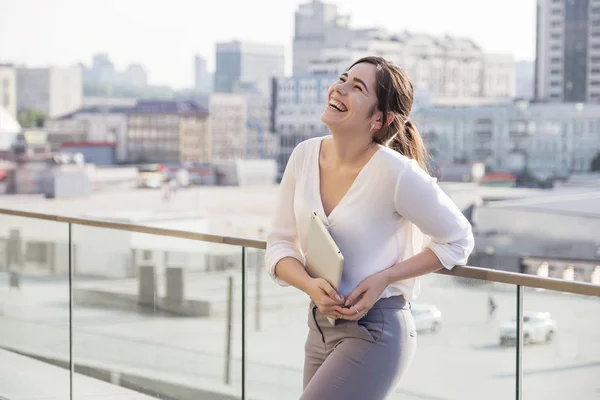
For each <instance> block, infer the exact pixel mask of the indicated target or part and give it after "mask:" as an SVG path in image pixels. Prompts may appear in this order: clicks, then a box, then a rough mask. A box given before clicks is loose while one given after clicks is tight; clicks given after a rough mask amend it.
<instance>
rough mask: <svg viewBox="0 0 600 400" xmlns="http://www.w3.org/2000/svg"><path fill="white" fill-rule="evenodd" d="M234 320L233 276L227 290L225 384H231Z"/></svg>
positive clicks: (230, 277) (229, 280)
mask: <svg viewBox="0 0 600 400" xmlns="http://www.w3.org/2000/svg"><path fill="white" fill-rule="evenodd" d="M232 318H233V276H231V275H230V276H229V279H228V289H227V338H226V339H225V384H226V385H229V383H230V382H231V375H230V374H231V336H232V335H231V329H232V322H233V321H232Z"/></svg>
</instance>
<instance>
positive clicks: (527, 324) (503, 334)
mask: <svg viewBox="0 0 600 400" xmlns="http://www.w3.org/2000/svg"><path fill="white" fill-rule="evenodd" d="M555 334H556V321H555V320H553V319H552V316H551V315H550V313H549V312H525V313H524V314H523V344H531V343H550V342H551V341H552V339H554V335H555ZM516 341H517V321H516V319H514V318H513V319H511V320H510V321H507V322H505V323H504V324H503V325H502V327H501V328H500V346H505V345H507V344H510V343H515V342H516Z"/></svg>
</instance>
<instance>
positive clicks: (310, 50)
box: [293, 0, 352, 75]
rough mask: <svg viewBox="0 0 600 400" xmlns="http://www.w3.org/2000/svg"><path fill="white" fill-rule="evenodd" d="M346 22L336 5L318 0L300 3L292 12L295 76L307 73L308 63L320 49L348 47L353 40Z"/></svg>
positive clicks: (315, 56) (317, 55) (315, 57)
mask: <svg viewBox="0 0 600 400" xmlns="http://www.w3.org/2000/svg"><path fill="white" fill-rule="evenodd" d="M349 21H350V18H349V17H348V16H345V15H341V14H339V12H338V8H337V5H335V4H328V3H324V2H322V1H319V0H312V1H310V2H309V3H305V4H300V6H299V7H298V10H297V11H296V14H295V26H294V64H293V73H294V75H304V74H306V73H308V72H309V64H310V63H311V61H313V60H315V59H317V58H318V57H319V53H320V51H321V50H322V49H324V48H336V47H346V46H348V45H349V44H350V42H351V39H352V32H351V30H350V28H349Z"/></svg>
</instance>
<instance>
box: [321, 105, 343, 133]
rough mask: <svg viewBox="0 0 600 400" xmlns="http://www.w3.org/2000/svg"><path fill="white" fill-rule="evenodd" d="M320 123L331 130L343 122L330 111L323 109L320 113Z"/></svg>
mask: <svg viewBox="0 0 600 400" xmlns="http://www.w3.org/2000/svg"><path fill="white" fill-rule="evenodd" d="M321 121H322V122H323V123H324V124H325V125H327V127H328V128H329V129H331V126H337V125H339V124H340V123H341V122H343V118H340V116H339V115H332V111H331V110H328V109H325V110H324V111H323V112H322V113H321Z"/></svg>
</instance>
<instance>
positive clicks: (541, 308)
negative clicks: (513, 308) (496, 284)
mask: <svg viewBox="0 0 600 400" xmlns="http://www.w3.org/2000/svg"><path fill="white" fill-rule="evenodd" d="M598 300H599V299H598V298H597V297H591V296H580V295H572V294H566V293H559V292H553V291H545V290H533V289H526V290H525V295H524V301H523V311H524V321H523V335H524V348H523V398H524V399H547V400H554V399H578V400H592V399H597V398H598V396H599V395H600V391H599V390H600V389H599V386H598V374H599V373H600V313H599V312H598V310H599V307H598V306H599V305H600V303H599V301H598Z"/></svg>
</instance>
